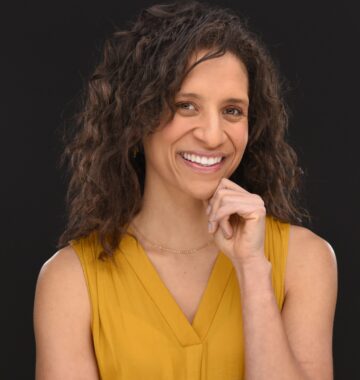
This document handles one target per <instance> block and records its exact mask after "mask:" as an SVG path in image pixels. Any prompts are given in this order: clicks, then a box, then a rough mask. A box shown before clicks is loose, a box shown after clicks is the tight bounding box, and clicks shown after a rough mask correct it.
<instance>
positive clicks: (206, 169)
mask: <svg viewBox="0 0 360 380" xmlns="http://www.w3.org/2000/svg"><path fill="white" fill-rule="evenodd" d="M178 156H179V157H180V159H181V160H182V162H183V163H184V164H185V165H187V166H188V167H190V168H191V169H192V170H194V171H196V172H199V173H213V172H216V171H218V170H220V169H221V168H222V166H223V165H224V161H225V160H226V157H224V158H223V159H222V160H221V161H220V162H218V163H217V164H214V165H210V166H204V165H201V164H198V163H196V162H192V161H189V160H187V159H186V158H184V157H183V156H182V155H181V154H178Z"/></svg>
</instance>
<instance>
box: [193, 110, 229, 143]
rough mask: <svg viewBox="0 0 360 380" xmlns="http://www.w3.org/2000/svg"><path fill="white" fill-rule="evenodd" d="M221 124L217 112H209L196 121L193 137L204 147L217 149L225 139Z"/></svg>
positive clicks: (221, 121)
mask: <svg viewBox="0 0 360 380" xmlns="http://www.w3.org/2000/svg"><path fill="white" fill-rule="evenodd" d="M223 122H224V121H223V120H222V119H221V115H219V114H218V113H217V112H212V113H210V112H209V113H207V114H206V115H204V116H203V117H202V118H201V119H199V120H198V125H197V128H195V130H194V135H195V137H196V138H197V139H199V140H202V141H203V143H204V145H206V146H208V147H209V148H210V147H217V146H219V145H221V144H223V143H224V142H225V139H226V134H225V132H224V127H223Z"/></svg>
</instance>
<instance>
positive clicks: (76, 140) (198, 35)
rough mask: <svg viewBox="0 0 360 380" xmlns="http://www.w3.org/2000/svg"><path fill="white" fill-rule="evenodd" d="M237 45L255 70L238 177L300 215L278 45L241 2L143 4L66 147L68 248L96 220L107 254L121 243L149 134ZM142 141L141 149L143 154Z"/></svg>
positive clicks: (280, 213)
mask: <svg viewBox="0 0 360 380" xmlns="http://www.w3.org/2000/svg"><path fill="white" fill-rule="evenodd" d="M200 52H205V54H200ZM229 54H230V55H231V57H236V58H237V59H238V60H239V62H241V63H242V64H243V66H244V69H245V70H246V75H247V79H248V83H247V85H248V93H247V96H248V103H249V104H248V109H247V122H248V141H247V145H246V149H245V151H244V152H243V155H242V159H241V162H240V161H239V162H240V164H239V165H238V166H237V167H236V168H234V169H235V170H234V172H233V173H232V176H231V177H230V179H231V180H233V181H234V182H237V183H239V184H240V185H241V186H243V187H244V188H246V189H247V190H248V191H251V192H254V193H257V194H259V195H260V196H262V198H263V199H264V201H265V205H266V208H267V211H268V213H269V214H271V215H273V216H275V217H277V218H279V219H281V220H284V221H292V222H299V221H300V219H301V216H302V215H303V214H302V212H301V211H300V210H299V208H298V207H297V206H296V205H295V195H296V192H297V188H298V179H299V174H300V168H298V167H297V164H296V154H295V152H294V151H293V150H292V148H291V147H290V146H289V145H288V144H287V143H286V142H285V141H284V136H285V132H286V128H287V116H286V112H285V107H284V104H283V102H282V99H281V93H280V85H279V78H278V75H277V73H276V70H275V67H274V64H273V62H272V60H271V58H270V56H269V54H268V53H267V51H266V49H265V48H264V46H263V45H262V43H261V42H260V41H259V39H258V38H257V37H256V36H255V35H254V34H253V33H251V32H250V31H249V30H248V29H247V27H246V25H245V24H244V22H243V21H242V20H241V19H240V17H239V16H238V15H237V14H236V12H235V11H234V10H230V9H224V8H220V7H217V6H214V5H209V4H207V3H202V2H196V1H187V2H183V1H182V2H175V3H171V4H167V5H154V6H152V7H150V8H148V9H145V10H143V11H142V12H141V13H140V15H139V16H138V18H137V20H136V21H135V22H134V23H132V24H131V25H130V27H129V28H128V30H122V31H116V32H114V33H113V35H112V36H111V37H110V38H109V39H108V40H107V41H106V43H105V46H104V53H103V57H102V60H101V62H100V63H99V64H98V66H97V67H96V69H95V71H94V74H93V75H92V77H91V78H90V80H89V84H88V87H87V89H86V92H85V96H84V104H83V107H82V109H81V110H80V112H79V114H78V116H77V125H78V126H79V127H80V128H79V130H78V131H77V132H76V133H75V135H73V136H72V137H71V138H70V140H69V141H68V142H66V147H65V151H64V155H63V159H66V158H69V169H70V172H71V179H70V184H69V190H68V197H67V201H68V207H69V222H68V226H67V229H66V231H65V232H64V233H63V235H62V236H61V237H60V240H59V244H58V246H59V247H61V246H64V245H66V244H67V243H68V241H69V240H71V239H74V238H77V237H80V236H83V235H86V234H88V233H89V232H91V231H93V230H95V229H96V230H98V231H99V233H100V237H101V238H102V239H101V240H102V242H103V245H104V249H105V251H106V252H107V253H110V252H111V251H112V249H113V248H114V247H116V245H117V244H118V241H119V239H120V238H121V236H122V234H123V232H124V231H125V229H126V227H127V224H128V223H129V222H130V220H131V219H132V218H133V216H134V215H135V214H136V213H137V212H138V211H139V210H140V208H141V201H142V194H143V190H144V178H145V157H144V151H143V143H144V142H145V141H146V139H148V138H149V136H151V135H152V134H153V133H154V132H155V131H158V130H159V129H160V128H162V126H164V125H166V124H167V123H169V122H171V121H172V120H174V116H175V114H176V112H178V107H177V106H176V103H177V100H178V99H177V96H178V94H179V91H180V89H181V87H182V85H183V84H184V83H186V79H187V78H189V76H188V74H189V75H190V73H191V71H192V70H194V69H195V68H196V67H197V65H201V64H202V62H205V60H212V59H216V58H220V57H224V56H225V55H226V57H227V56H229ZM194 57H197V58H196V59H193V58H194ZM198 58H200V59H198ZM239 91H240V89H239ZM134 148H136V149H140V152H139V154H138V155H137V156H136V157H133V149H134ZM105 236H108V237H109V239H110V240H109V245H108V244H107V243H106V242H105V239H104V237H105Z"/></svg>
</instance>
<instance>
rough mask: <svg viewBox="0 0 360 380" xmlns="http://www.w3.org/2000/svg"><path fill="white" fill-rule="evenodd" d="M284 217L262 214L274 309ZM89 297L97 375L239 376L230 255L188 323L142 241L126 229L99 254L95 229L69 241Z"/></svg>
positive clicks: (220, 379)
mask: <svg viewBox="0 0 360 380" xmlns="http://www.w3.org/2000/svg"><path fill="white" fill-rule="evenodd" d="M289 226H290V225H289V224H288V223H282V222H280V221H278V220H276V219H274V218H272V217H270V216H267V217H266V233H265V255H266V257H267V259H268V260H269V261H270V262H271V263H272V285H273V290H274V294H275V297H276V301H277V304H278V307H279V310H281V309H282V306H283V302H284V277H285V267H286V257H287V249H288V235H289ZM70 244H71V245H72V247H73V248H74V250H75V252H76V254H77V256H78V258H79V259H80V262H81V265H82V268H83V272H84V276H85V280H86V284H87V288H88V292H89V297H90V302H91V309H92V315H91V331H92V337H93V343H94V349H95V355H96V358H97V363H98V368H99V372H100V376H101V379H102V380H123V379H124V380H125V379H126V380H135V379H147V380H241V379H243V378H244V342H243V329H242V316H241V302H240V290H239V284H238V280H237V277H236V273H235V270H234V267H233V265H232V262H231V260H230V259H229V258H228V257H227V256H226V255H225V254H224V253H222V252H221V251H220V252H219V254H218V256H217V258H216V261H215V263H214V266H213V268H212V272H211V275H210V278H209V281H208V284H207V287H206V289H205V291H204V293H203V295H202V298H201V301H200V304H199V307H198V310H197V312H196V315H195V317H194V320H193V322H192V323H190V322H189V321H188V319H187V318H186V316H185V315H184V313H183V312H182V310H181V309H180V307H179V306H178V304H177V303H176V301H175V299H174V298H173V296H172V294H171V293H170V291H169V290H168V289H167V288H166V286H165V284H164V282H162V280H161V278H160V276H159V275H158V272H157V271H156V269H155V267H154V266H153V264H152V262H151V261H150V259H149V257H148V256H147V255H146V253H145V251H144V249H143V248H142V246H141V245H140V243H139V242H138V241H137V240H136V239H135V238H134V237H133V236H131V235H129V234H125V235H124V237H123V239H122V240H121V242H120V244H119V247H118V249H117V250H116V252H115V255H114V259H110V260H105V261H102V260H99V259H97V256H98V253H99V252H100V250H101V246H100V244H99V242H98V240H97V238H96V234H95V233H94V232H93V233H92V234H90V235H88V236H87V237H84V238H80V239H77V240H72V241H71V242H70Z"/></svg>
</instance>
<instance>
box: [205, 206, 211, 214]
mask: <svg viewBox="0 0 360 380" xmlns="http://www.w3.org/2000/svg"><path fill="white" fill-rule="evenodd" d="M210 210H211V205H208V206H207V209H206V214H207V215H209V213H210Z"/></svg>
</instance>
